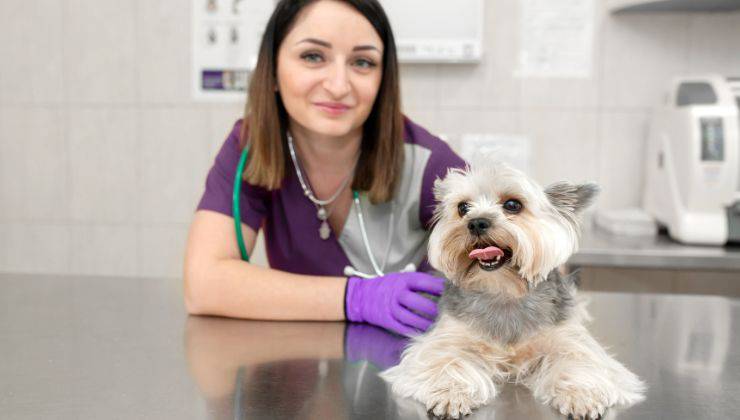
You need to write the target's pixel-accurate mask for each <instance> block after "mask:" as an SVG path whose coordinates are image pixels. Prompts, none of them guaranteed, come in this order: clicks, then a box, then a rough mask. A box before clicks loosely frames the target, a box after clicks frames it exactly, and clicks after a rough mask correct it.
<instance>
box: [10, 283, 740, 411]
mask: <svg viewBox="0 0 740 420" xmlns="http://www.w3.org/2000/svg"><path fill="white" fill-rule="evenodd" d="M585 294H586V295H587V296H589V297H590V299H591V304H590V305H589V309H590V311H591V314H592V315H593V317H594V321H593V323H592V324H591V326H590V330H591V331H592V332H593V334H594V336H595V337H596V338H597V339H598V340H599V341H600V342H601V343H603V344H604V345H606V346H607V347H608V348H609V349H610V352H611V353H613V354H615V355H616V358H617V359H618V360H620V361H622V362H623V363H624V364H625V365H626V366H628V367H629V368H630V369H631V370H633V371H634V372H635V373H637V374H638V375H639V376H640V377H641V378H642V379H644V380H645V381H646V382H647V384H648V387H649V388H648V394H647V400H646V401H645V402H643V403H641V404H639V405H637V406H635V407H633V408H630V409H627V410H611V411H609V412H608V414H607V418H625V419H626V418H629V419H634V418H644V419H699V418H701V419H714V418H717V419H720V418H722V419H725V418H735V417H737V413H738V412H739V411H740V353H739V352H738V350H737V349H738V348H739V346H740V334H738V331H737V325H738V321H740V301H738V300H736V299H728V298H722V297H710V296H690V295H689V296H686V295H681V296H678V295H659V294H643V295H640V294H623V293H585ZM0 308H1V309H0V310H1V311H2V313H0V360H2V362H1V363H0V412H1V413H3V414H2V417H3V418H12V419H31V418H34V419H35V418H47V417H48V418H57V419H78V418H85V419H87V418H136V419H146V418H151V419H166V418H177V419H222V418H223V419H241V418H245V419H246V418H279V419H287V418H300V419H305V418H321V419H344V418H347V419H381V418H391V419H393V418H399V419H400V418H410V419H424V418H427V415H426V412H425V410H424V408H423V407H422V406H421V404H419V403H416V402H415V401H411V400H404V399H399V398H397V397H395V396H393V395H392V394H391V393H390V392H389V390H388V388H387V387H386V385H385V383H384V382H383V381H382V380H381V379H380V378H379V377H378V376H377V374H378V372H379V371H380V370H382V369H383V368H385V367H388V366H390V365H392V364H394V363H396V362H397V360H398V356H399V352H400V351H401V349H402V348H403V346H404V344H405V340H403V339H400V338H398V337H395V336H393V335H390V334H387V333H385V332H384V331H381V330H379V329H376V328H374V327H370V326H367V325H354V324H350V325H347V324H345V323H342V322H261V321H246V320H234V319H225V318H214V317H194V316H191V317H189V316H187V315H186V314H185V311H184V308H183V304H182V292H181V285H180V281H179V280H175V279H167V280H165V279H137V278H112V277H108V278H97V277H81V276H80V277H75V276H43V275H12V274H0ZM466 418H468V419H483V418H503V419H560V418H562V417H561V416H559V415H558V414H557V413H556V412H555V411H554V410H552V409H550V408H549V407H546V406H544V405H542V404H540V403H539V402H537V401H534V400H533V398H532V396H531V393H530V392H529V390H527V389H526V388H524V387H521V386H518V385H513V384H507V385H505V386H503V387H502V388H501V393H500V395H499V396H498V397H497V398H496V400H495V401H494V402H493V403H491V404H489V405H488V406H485V407H482V408H480V409H478V410H477V411H475V412H474V413H473V414H472V415H471V416H469V417H466Z"/></svg>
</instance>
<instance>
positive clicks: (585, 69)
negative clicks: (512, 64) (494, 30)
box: [517, 0, 594, 78]
mask: <svg viewBox="0 0 740 420" xmlns="http://www.w3.org/2000/svg"><path fill="white" fill-rule="evenodd" d="M520 5H521V14H520V16H521V24H520V51H519V68H518V70H517V75H518V76H520V77H548V78H550V77H551V78H588V77H590V75H591V65H592V63H591V61H592V57H591V55H592V50H593V48H592V47H593V32H594V0H521V1H520Z"/></svg>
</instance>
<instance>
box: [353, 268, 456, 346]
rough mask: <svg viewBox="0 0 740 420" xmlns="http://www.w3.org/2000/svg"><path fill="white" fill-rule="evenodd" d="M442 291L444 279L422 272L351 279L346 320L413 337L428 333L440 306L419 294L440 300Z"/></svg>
mask: <svg viewBox="0 0 740 420" xmlns="http://www.w3.org/2000/svg"><path fill="white" fill-rule="evenodd" d="M443 290H444V280H443V279H440V278H437V277H434V276H431V275H429V274H426V273H419V272H410V273H390V274H386V275H385V276H382V277H375V278H372V279H361V278H358V277H350V278H349V279H347V289H346V297H345V301H344V303H345V312H346V315H347V320H349V321H352V322H367V323H368V324H373V325H377V326H379V327H383V328H385V329H387V330H390V331H393V332H395V333H398V334H401V335H405V336H407V337H410V336H413V335H416V334H419V333H421V332H424V331H426V330H427V328H429V327H430V326H431V325H432V323H433V322H434V321H433V320H434V318H436V317H437V303H436V302H434V301H433V300H431V299H428V298H426V297H424V296H422V295H420V294H418V293H417V292H425V293H429V294H431V295H437V296H439V295H441V294H442V291H443ZM419 314H422V315H424V316H421V315H419Z"/></svg>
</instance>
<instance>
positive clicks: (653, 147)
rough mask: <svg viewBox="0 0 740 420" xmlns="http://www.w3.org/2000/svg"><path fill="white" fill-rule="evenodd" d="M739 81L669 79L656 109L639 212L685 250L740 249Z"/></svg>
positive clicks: (714, 78) (690, 78) (700, 77)
mask: <svg viewBox="0 0 740 420" xmlns="http://www.w3.org/2000/svg"><path fill="white" fill-rule="evenodd" d="M738 107H740V78H726V77H723V76H720V75H715V74H711V75H705V76H699V77H679V78H676V79H674V80H673V81H672V82H671V84H670V86H669V91H668V94H667V95H666V98H665V101H664V103H663V104H662V105H661V106H659V107H658V108H657V109H655V111H654V113H653V117H652V122H651V125H650V134H649V136H648V146H647V157H646V163H647V164H646V172H645V176H646V187H645V191H644V196H643V206H644V209H645V210H646V211H647V212H648V213H649V214H651V215H652V216H653V217H655V219H656V220H657V221H658V222H659V223H660V224H662V225H665V226H666V227H667V228H668V233H669V235H670V236H671V237H672V238H673V239H675V240H677V241H679V242H683V243H687V244H702V245H723V244H725V243H727V242H740V145H739V144H740V139H739V134H738V125H740V120H739V117H738Z"/></svg>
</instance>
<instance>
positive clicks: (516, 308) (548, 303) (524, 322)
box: [439, 270, 575, 345]
mask: <svg viewBox="0 0 740 420" xmlns="http://www.w3.org/2000/svg"><path fill="white" fill-rule="evenodd" d="M574 295H575V284H574V278H573V276H572V275H567V276H563V275H561V274H560V273H558V271H557V270H553V271H552V272H550V275H549V276H548V278H547V281H544V282H541V283H539V284H538V285H537V286H535V288H534V289H533V290H531V291H530V292H529V293H527V294H526V295H524V296H523V297H522V298H521V299H510V298H509V297H507V296H501V295H491V294H490V293H486V292H481V291H476V290H465V289H463V288H461V287H460V286H456V285H455V284H452V283H449V282H448V283H447V284H446V285H445V291H444V294H443V296H442V298H441V299H440V302H439V305H440V310H441V311H442V312H445V313H449V314H450V315H452V316H454V317H455V318H457V319H459V320H462V321H465V322H466V323H468V325H470V326H472V327H473V328H475V329H477V330H479V331H481V332H483V333H484V334H486V335H488V336H490V337H496V338H497V340H499V341H500V342H502V343H504V344H507V345H512V344H515V343H517V342H518V341H520V340H521V339H527V338H529V337H531V336H532V335H533V334H535V333H536V332H537V331H539V330H540V329H542V328H545V327H550V326H553V325H555V324H558V323H560V322H563V321H564V320H566V319H567V318H568V317H570V315H571V312H572V310H573V305H574V303H575V301H574V298H575V296H574Z"/></svg>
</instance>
